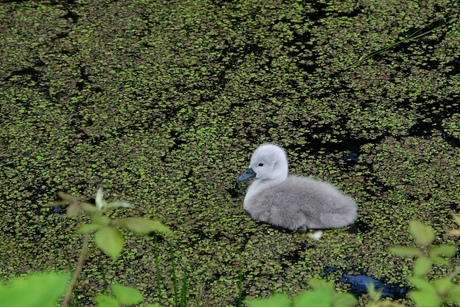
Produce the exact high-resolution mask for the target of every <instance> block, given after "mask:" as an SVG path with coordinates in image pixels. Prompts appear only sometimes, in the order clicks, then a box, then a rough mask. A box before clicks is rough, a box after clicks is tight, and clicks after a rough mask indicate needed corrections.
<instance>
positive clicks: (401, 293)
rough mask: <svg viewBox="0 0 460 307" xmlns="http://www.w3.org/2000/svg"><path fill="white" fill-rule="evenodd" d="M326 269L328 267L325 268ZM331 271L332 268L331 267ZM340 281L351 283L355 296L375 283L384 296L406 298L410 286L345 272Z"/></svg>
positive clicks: (365, 291)
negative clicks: (392, 283)
mask: <svg viewBox="0 0 460 307" xmlns="http://www.w3.org/2000/svg"><path fill="white" fill-rule="evenodd" d="M325 271H326V269H325ZM329 271H330V268H329ZM339 282H342V283H348V284H350V285H351V289H350V293H351V294H353V295H355V296H360V295H363V294H365V293H367V289H366V285H368V284H374V287H375V289H376V290H382V297H390V298H392V299H400V298H405V297H406V294H407V292H408V291H409V287H408V286H398V285H391V284H387V283H385V282H384V281H381V280H378V279H375V278H372V277H370V276H367V275H364V274H361V275H349V274H343V275H342V277H341V278H340V279H339Z"/></svg>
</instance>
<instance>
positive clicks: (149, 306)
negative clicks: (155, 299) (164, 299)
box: [144, 303, 161, 307]
mask: <svg viewBox="0 0 460 307" xmlns="http://www.w3.org/2000/svg"><path fill="white" fill-rule="evenodd" d="M144 307H161V305H160V304H159V303H156V304H147V305H145V306H144Z"/></svg>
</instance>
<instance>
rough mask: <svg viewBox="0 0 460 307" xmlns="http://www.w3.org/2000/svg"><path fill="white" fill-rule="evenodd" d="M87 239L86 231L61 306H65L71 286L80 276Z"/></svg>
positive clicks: (69, 297) (73, 285) (69, 296)
mask: <svg viewBox="0 0 460 307" xmlns="http://www.w3.org/2000/svg"><path fill="white" fill-rule="evenodd" d="M88 239H89V234H87V233H86V234H85V235H84V236H83V245H82V247H81V251H80V257H79V258H78V262H77V267H76V268H75V271H74V272H73V276H72V280H71V281H70V284H69V286H68V287H67V292H66V294H65V296H64V300H63V301H62V304H61V307H67V305H68V304H69V301H70V299H71V297H72V292H73V288H74V287H75V285H76V283H77V279H78V277H79V276H80V273H81V270H82V269H83V264H84V262H85V257H86V252H87V251H88Z"/></svg>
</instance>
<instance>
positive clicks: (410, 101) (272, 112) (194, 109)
mask: <svg viewBox="0 0 460 307" xmlns="http://www.w3.org/2000/svg"><path fill="white" fill-rule="evenodd" d="M456 5H457V4H455V2H453V1H441V2H439V1H438V2H437V3H436V4H434V2H429V3H424V4H420V3H419V2H416V1H403V2H398V6H395V5H394V3H393V2H392V1H383V2H381V1H380V2H377V1H368V2H363V3H362V4H360V5H356V4H355V2H352V1H332V2H325V1H318V2H302V1H288V2H284V3H279V2H277V1H245V2H242V3H239V4H233V3H230V2H226V1H220V2H219V1H215V2H213V1H188V2H177V3H170V2H167V1H164V2H161V1H129V2H128V1H117V2H110V1H102V0H101V1H91V2H89V1H74V3H73V4H64V3H61V2H59V1H48V2H36V3H35V2H24V3H19V2H11V3H3V4H1V6H0V16H1V17H2V18H1V20H2V22H1V23H0V27H1V32H2V33H4V35H3V36H2V38H1V45H2V46H3V47H2V49H1V51H0V52H1V55H2V65H0V76H1V80H0V86H1V89H2V96H1V97H0V110H1V113H0V114H1V115H0V119H1V122H2V126H3V128H2V130H1V132H0V138H1V150H0V159H1V161H2V172H1V174H0V178H2V192H1V194H0V195H1V196H0V205H1V207H2V209H3V212H4V218H3V219H2V221H1V222H0V225H1V227H2V229H4V232H3V233H2V234H1V239H2V240H0V242H1V243H0V244H1V251H2V253H0V254H1V256H0V257H1V260H2V261H0V263H7V265H3V266H1V267H0V276H2V277H9V276H12V275H15V274H18V273H22V272H26V271H31V270H45V269H55V268H58V269H67V268H72V266H73V265H74V263H75V257H76V256H75V250H76V249H78V244H79V240H78V239H76V238H74V237H73V236H72V234H71V232H72V229H74V227H75V226H76V224H77V223H76V221H74V220H67V219H65V218H64V217H63V216H62V215H61V214H56V213H54V212H53V211H50V210H49V209H48V208H46V207H44V206H43V205H44V204H49V203H50V202H52V201H53V200H54V199H55V193H56V192H57V191H59V190H65V191H69V192H70V193H74V194H78V195H86V196H88V197H89V196H91V195H94V194H95V192H96V190H97V189H98V187H99V186H101V185H103V186H104V187H106V188H107V189H108V190H110V191H111V192H112V195H110V197H111V198H123V199H126V200H127V201H129V202H131V203H134V204H136V207H138V210H139V211H138V212H137V213H136V215H143V216H146V217H149V218H153V219H159V220H161V221H162V222H164V223H165V224H166V225H168V226H169V227H171V228H172V229H174V230H175V232H176V234H177V237H176V239H175V240H174V241H168V240H163V241H161V240H160V241H159V243H158V254H159V255H160V260H161V274H162V275H163V276H164V283H165V285H164V287H165V291H164V292H162V293H163V294H162V295H164V296H165V297H163V298H162V302H163V303H164V304H166V305H173V304H174V300H173V295H172V291H173V287H172V279H171V278H170V276H172V271H175V270H173V268H172V264H171V256H170V254H169V251H170V248H173V249H174V250H175V251H176V254H175V259H176V260H177V265H176V270H177V274H178V275H177V277H178V278H179V280H180V278H182V277H183V274H185V272H188V273H187V274H188V277H187V281H188V284H189V286H188V296H189V299H190V301H192V302H193V301H196V302H197V305H198V304H200V303H198V302H201V304H202V305H215V306H224V305H231V304H233V303H234V302H235V300H236V299H237V294H238V278H239V277H238V276H239V272H242V274H243V277H244V278H243V287H242V292H243V295H244V296H245V297H248V298H254V297H259V296H266V295H268V294H270V293H271V292H272V291H283V292H285V293H287V294H289V295H293V294H296V293H299V292H301V291H302V290H304V289H306V288H307V287H308V280H309V279H310V278H311V277H314V276H322V277H325V278H326V279H328V280H337V279H338V277H339V276H340V275H341V272H347V271H348V270H351V269H352V268H356V269H361V270H364V271H366V272H367V273H368V274H369V275H372V276H374V277H376V278H387V281H388V282H390V283H398V284H407V276H409V273H410V267H409V263H408V262H407V261H406V260H404V259H399V258H397V257H394V256H392V255H391V254H390V252H389V248H390V247H392V246H400V245H405V242H407V240H408V235H407V231H406V228H407V221H408V220H410V219H422V220H423V221H424V222H426V223H429V224H431V225H432V226H433V227H434V228H435V230H436V231H437V232H438V233H443V231H445V229H447V228H449V227H451V226H452V222H451V221H450V218H449V214H450V211H451V210H456V209H457V205H458V197H459V195H460V193H459V190H460V187H459V185H458V183H457V182H458V180H457V179H458V175H459V174H458V169H459V168H458V163H459V161H458V147H453V146H452V145H451V144H449V143H448V142H447V141H446V138H445V136H443V133H447V134H449V135H450V136H451V137H453V138H457V139H458V138H459V132H458V116H459V115H458V114H459V113H460V110H459V107H458V93H459V92H460V91H459V89H460V80H459V73H458V69H459V65H458V64H456V62H455V61H454V60H455V59H456V58H455V57H456V56H458V54H457V51H458V44H459V37H460V36H459V35H458V33H459V31H458V29H459V22H458V20H459V18H458V13H456V11H455V8H456ZM441 17H445V18H446V21H445V23H442V24H441V25H440V26H439V27H437V28H436V30H434V31H433V33H432V34H429V35H427V36H424V37H421V38H419V39H417V40H413V41H410V42H405V43H404V44H398V46H396V47H395V48H392V49H389V50H387V51H385V52H382V53H380V54H379V55H378V56H376V57H373V58H371V59H369V60H367V61H365V62H363V63H362V65H360V66H359V67H356V68H355V69H352V70H346V69H347V68H349V67H350V66H352V65H353V63H355V62H356V61H358V60H359V59H360V58H361V57H362V56H364V55H366V54H369V53H371V52H374V51H376V50H380V49H381V48H383V47H385V46H388V45H389V44H394V43H396V42H399V41H400V40H401V38H403V37H407V36H408V35H410V34H411V33H414V32H415V31H417V30H420V29H424V28H426V26H427V25H429V24H430V22H431V21H433V20H435V19H438V18H441ZM262 142H274V143H278V144H280V145H282V146H284V147H286V148H288V153H289V160H290V163H291V165H292V171H293V172H295V173H297V174H305V175H311V176H313V177H317V178H320V179H323V180H328V181H331V182H333V183H335V184H336V185H338V186H339V187H340V188H341V189H343V190H345V191H346V192H347V193H349V194H351V195H353V196H354V197H355V198H356V199H357V201H358V203H359V207H360V222H361V223H362V225H361V228H362V230H361V231H359V232H358V234H349V233H347V232H346V231H344V230H333V231H328V232H326V234H325V238H324V240H323V241H320V242H311V241H309V240H308V238H307V237H306V236H305V235H304V234H301V233H289V232H284V231H280V230H277V229H273V228H271V227H270V226H269V225H264V224H259V223H256V222H254V221H252V220H251V219H250V218H249V217H248V216H247V215H246V214H245V213H244V212H243V210H242V199H243V195H244V189H245V186H239V187H237V186H236V185H235V178H236V176H237V175H238V174H239V173H240V172H241V171H242V170H243V169H244V168H245V167H246V166H247V163H248V161H249V155H250V153H251V152H252V151H253V149H254V148H255V147H257V146H258V145H259V144H260V143H262ZM350 152H355V153H357V154H358V158H357V161H356V162H354V163H350V161H347V159H344V158H343V157H344V156H346V155H347V154H349V153H350ZM125 214H127V215H129V214H130V213H127V212H126V213H125ZM363 225H364V226H363ZM442 240H443V241H448V239H444V238H442ZM128 241H129V242H128ZM126 244H127V245H128V246H129V249H128V251H127V252H126V253H125V254H123V255H122V257H121V260H122V261H120V263H118V264H115V266H113V267H112V265H111V263H110V261H109V260H108V259H107V260H98V261H90V262H89V263H91V264H89V265H88V266H87V267H86V268H85V270H84V271H83V275H84V277H83V280H82V282H81V283H80V285H79V286H78V289H77V290H78V291H77V292H78V296H79V297H80V298H82V299H83V298H86V297H92V296H95V295H96V294H98V293H101V292H103V291H104V283H103V281H102V278H101V276H102V272H105V274H107V275H108V276H116V277H114V281H116V282H119V283H121V284H126V285H129V284H131V285H136V287H137V288H138V289H140V290H141V291H142V292H143V294H144V295H145V297H147V298H149V299H150V300H151V301H152V302H156V301H158V297H157V296H158V294H157V293H158V292H157V290H156V289H157V287H159V286H160V285H158V281H157V279H156V277H155V276H156V274H157V272H156V270H155V265H154V259H155V256H154V254H153V252H152V250H153V249H154V243H153V240H152V239H151V238H142V239H137V238H136V239H134V238H133V237H131V239H130V238H129V236H128V238H127V243H126ZM90 253H91V254H90V259H97V258H102V259H104V258H103V257H102V255H101V254H100V253H99V252H98V251H97V250H95V249H93V250H91V251H90ZM140 255H142V256H140ZM454 262H458V259H454ZM328 266H329V267H336V268H339V270H338V271H336V272H333V273H331V274H330V275H327V276H326V275H325V273H324V271H323V269H324V268H325V267H328ZM439 274H442V272H439ZM339 287H346V286H339Z"/></svg>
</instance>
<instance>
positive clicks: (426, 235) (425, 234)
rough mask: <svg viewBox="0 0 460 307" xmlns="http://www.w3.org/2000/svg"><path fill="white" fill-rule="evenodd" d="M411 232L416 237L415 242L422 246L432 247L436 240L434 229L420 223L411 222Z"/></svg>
mask: <svg viewBox="0 0 460 307" xmlns="http://www.w3.org/2000/svg"><path fill="white" fill-rule="evenodd" d="M409 231H410V233H411V234H412V236H413V237H414V239H415V242H416V243H417V244H420V245H422V246H428V245H430V244H431V243H432V242H433V241H434V239H435V232H434V229H433V228H431V227H430V226H425V225H423V224H422V223H420V222H419V221H410V222H409Z"/></svg>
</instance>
